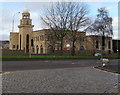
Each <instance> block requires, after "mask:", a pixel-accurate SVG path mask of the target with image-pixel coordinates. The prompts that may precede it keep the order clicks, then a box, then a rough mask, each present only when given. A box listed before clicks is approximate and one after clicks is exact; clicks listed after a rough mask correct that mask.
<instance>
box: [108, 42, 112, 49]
mask: <svg viewBox="0 0 120 95" xmlns="http://www.w3.org/2000/svg"><path fill="white" fill-rule="evenodd" d="M108 49H111V43H110V41H108Z"/></svg>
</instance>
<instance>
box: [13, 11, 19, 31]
mask: <svg viewBox="0 0 120 95" xmlns="http://www.w3.org/2000/svg"><path fill="white" fill-rule="evenodd" d="M18 13H20V12H17V13H15V14H14V15H13V21H12V32H14V17H15V15H16V14H18Z"/></svg>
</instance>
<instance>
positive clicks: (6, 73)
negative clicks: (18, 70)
mask: <svg viewBox="0 0 120 95" xmlns="http://www.w3.org/2000/svg"><path fill="white" fill-rule="evenodd" d="M10 73H11V72H4V73H3V74H2V75H8V74H10Z"/></svg>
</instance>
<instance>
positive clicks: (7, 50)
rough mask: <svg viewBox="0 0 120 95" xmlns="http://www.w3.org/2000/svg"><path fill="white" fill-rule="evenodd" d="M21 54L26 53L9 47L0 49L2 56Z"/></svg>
mask: <svg viewBox="0 0 120 95" xmlns="http://www.w3.org/2000/svg"><path fill="white" fill-rule="evenodd" d="M19 55H20V56H21V55H28V54H27V53H26V54H25V52H24V51H23V50H9V49H3V50H2V56H19Z"/></svg>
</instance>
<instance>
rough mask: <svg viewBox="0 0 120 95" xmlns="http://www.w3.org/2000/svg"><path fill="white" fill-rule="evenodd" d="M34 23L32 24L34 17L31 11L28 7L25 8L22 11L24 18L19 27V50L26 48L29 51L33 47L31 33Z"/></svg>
mask: <svg viewBox="0 0 120 95" xmlns="http://www.w3.org/2000/svg"><path fill="white" fill-rule="evenodd" d="M33 27H34V25H32V19H30V13H29V11H28V9H24V11H23V13H22V19H21V20H20V25H19V26H18V28H19V50H25V52H26V53H27V52H29V51H30V49H31V33H32V31H33Z"/></svg>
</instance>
